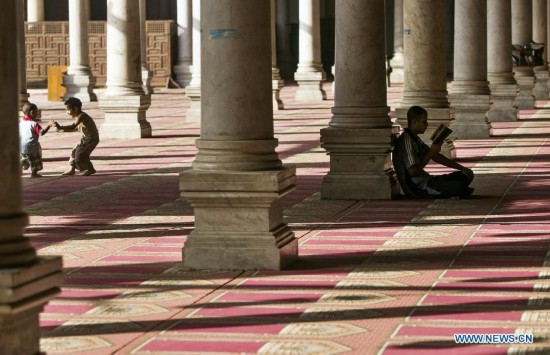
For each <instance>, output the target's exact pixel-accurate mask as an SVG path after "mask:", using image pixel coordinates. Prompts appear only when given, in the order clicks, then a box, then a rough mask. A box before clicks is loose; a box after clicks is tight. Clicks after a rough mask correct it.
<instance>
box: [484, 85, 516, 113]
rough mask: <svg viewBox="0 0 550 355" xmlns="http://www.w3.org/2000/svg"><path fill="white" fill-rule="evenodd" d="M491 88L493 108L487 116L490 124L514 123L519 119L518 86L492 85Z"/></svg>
mask: <svg viewBox="0 0 550 355" xmlns="http://www.w3.org/2000/svg"><path fill="white" fill-rule="evenodd" d="M490 87H491V101H492V104H491V108H490V109H489V113H488V115H487V119H488V120H489V122H512V121H517V119H518V108H517V107H516V106H515V101H516V97H517V95H518V86H517V85H516V84H512V85H499V84H496V85H493V84H491V85H490Z"/></svg>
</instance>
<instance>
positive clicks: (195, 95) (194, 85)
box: [185, 0, 202, 122]
mask: <svg viewBox="0 0 550 355" xmlns="http://www.w3.org/2000/svg"><path fill="white" fill-rule="evenodd" d="M192 14H193V70H192V72H193V74H192V78H191V82H190V83H189V86H187V87H186V88H185V93H186V94H187V97H189V99H190V100H191V103H190V106H189V109H188V110H187V114H186V119H185V120H186V121H187V122H200V120H201V42H202V40H201V1H200V0H193V4H192Z"/></svg>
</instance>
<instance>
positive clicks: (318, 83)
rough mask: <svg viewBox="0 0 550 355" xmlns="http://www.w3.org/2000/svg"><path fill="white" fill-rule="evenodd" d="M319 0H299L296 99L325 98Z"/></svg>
mask: <svg viewBox="0 0 550 355" xmlns="http://www.w3.org/2000/svg"><path fill="white" fill-rule="evenodd" d="M319 1H320V0H299V6H300V10H299V11H300V15H299V16H300V32H299V40H298V41H299V43H300V49H299V63H298V69H297V70H296V73H295V74H294V79H295V80H296V81H297V82H298V90H297V91H296V97H295V100H296V101H311V100H325V99H326V98H327V94H326V92H325V91H324V90H323V81H324V80H325V79H326V73H325V71H324V70H323V66H322V64H321V13H320V3H319Z"/></svg>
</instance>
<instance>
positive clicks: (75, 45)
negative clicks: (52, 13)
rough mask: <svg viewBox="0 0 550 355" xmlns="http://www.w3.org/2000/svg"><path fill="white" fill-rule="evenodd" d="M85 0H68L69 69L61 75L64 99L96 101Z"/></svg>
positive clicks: (87, 6) (87, 9) (87, 5)
mask: <svg viewBox="0 0 550 355" xmlns="http://www.w3.org/2000/svg"><path fill="white" fill-rule="evenodd" d="M89 11H90V8H89V4H88V2H87V1H86V0H69V50H70V57H69V69H68V70H67V75H65V76H64V77H63V86H64V87H65V88H66V89H67V91H66V92H65V96H64V99H65V100H66V99H68V98H69V97H71V96H72V97H76V98H79V99H80V101H82V102H90V101H97V96H96V94H95V93H94V91H93V90H94V86H95V83H96V80H95V77H94V76H93V75H92V71H91V70H90V64H89V63H90V62H89V55H88V17H89V15H88V12H89Z"/></svg>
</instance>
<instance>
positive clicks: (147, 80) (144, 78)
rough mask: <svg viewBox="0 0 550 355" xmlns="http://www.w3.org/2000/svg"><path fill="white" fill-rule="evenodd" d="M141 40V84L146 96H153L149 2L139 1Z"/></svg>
mask: <svg viewBox="0 0 550 355" xmlns="http://www.w3.org/2000/svg"><path fill="white" fill-rule="evenodd" d="M139 24H140V25H139V38H140V47H141V55H140V56H141V82H142V85H143V91H144V92H145V95H151V94H152V93H153V92H154V90H153V87H152V86H151V79H152V74H151V71H150V70H149V67H148V65H147V1H146V0H139Z"/></svg>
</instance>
